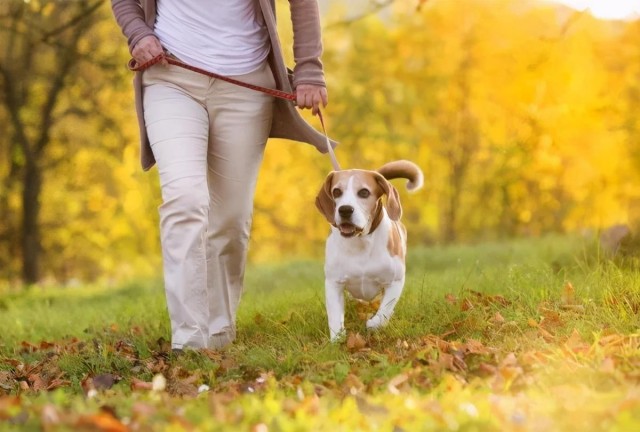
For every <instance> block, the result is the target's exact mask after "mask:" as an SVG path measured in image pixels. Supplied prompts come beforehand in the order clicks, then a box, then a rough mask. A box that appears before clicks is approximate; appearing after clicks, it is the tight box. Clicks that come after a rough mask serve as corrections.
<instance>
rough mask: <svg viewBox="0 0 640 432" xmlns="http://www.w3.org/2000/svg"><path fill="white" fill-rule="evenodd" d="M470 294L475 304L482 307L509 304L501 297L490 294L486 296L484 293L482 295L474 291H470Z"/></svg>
mask: <svg viewBox="0 0 640 432" xmlns="http://www.w3.org/2000/svg"><path fill="white" fill-rule="evenodd" d="M470 293H471V295H473V297H474V298H475V300H476V303H478V304H481V305H484V306H488V305H499V306H508V305H510V304H511V302H510V301H509V300H507V299H506V298H504V297H503V296H501V295H490V294H486V293H483V292H480V291H474V290H471V291H470Z"/></svg>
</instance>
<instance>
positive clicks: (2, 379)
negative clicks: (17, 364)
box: [0, 371, 15, 395]
mask: <svg viewBox="0 0 640 432" xmlns="http://www.w3.org/2000/svg"><path fill="white" fill-rule="evenodd" d="M14 385H15V380H14V379H13V374H12V373H11V372H9V371H0V395H2V392H3V390H6V391H11V390H13V387H14Z"/></svg>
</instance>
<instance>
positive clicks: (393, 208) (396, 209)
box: [376, 173, 402, 221]
mask: <svg viewBox="0 0 640 432" xmlns="http://www.w3.org/2000/svg"><path fill="white" fill-rule="evenodd" d="M376 174H377V173H376ZM376 181H377V182H378V185H380V187H381V188H382V190H383V191H384V193H385V195H386V196H387V202H386V203H385V205H384V207H385V208H386V209H387V214H388V215H389V218H391V220H394V221H399V220H400V218H401V217H402V206H401V205H400V194H398V189H396V188H395V187H394V186H393V185H392V184H391V183H389V181H388V180H387V179H386V178H384V177H383V176H382V175H380V174H378V175H376Z"/></svg>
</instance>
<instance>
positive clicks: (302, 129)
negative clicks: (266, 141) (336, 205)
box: [111, 0, 336, 171]
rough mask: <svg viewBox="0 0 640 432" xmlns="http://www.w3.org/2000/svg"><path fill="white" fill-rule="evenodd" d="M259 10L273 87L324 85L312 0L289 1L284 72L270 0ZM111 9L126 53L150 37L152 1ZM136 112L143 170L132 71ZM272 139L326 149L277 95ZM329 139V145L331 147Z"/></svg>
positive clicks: (148, 159) (146, 151)
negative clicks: (289, 40) (289, 63)
mask: <svg viewBox="0 0 640 432" xmlns="http://www.w3.org/2000/svg"><path fill="white" fill-rule="evenodd" d="M259 3H260V8H261V10H262V14H263V15H264V19H265V23H266V25H267V29H268V31H269V38H270V41H271V54H270V55H269V64H270V66H271V70H272V71H273V74H274V77H275V81H276V87H277V88H278V89H279V90H282V91H285V92H289V93H291V92H292V91H293V90H292V89H293V88H295V87H296V86H297V85H298V84H315V85H321V86H324V85H325V81H324V73H323V70H322V63H321V61H320V56H321V54H322V42H321V38H320V36H321V35H320V17H319V13H318V4H317V0H289V3H290V7H291V21H292V24H293V36H294V37H293V54H294V60H295V63H296V65H295V68H294V70H293V73H291V71H289V70H288V69H287V68H286V66H285V64H284V58H283V56H282V47H281V46H280V40H279V38H278V34H277V29H276V17H275V3H274V0H259ZM111 7H112V9H113V14H114V15H115V18H116V21H117V22H118V25H119V26H120V28H121V29H122V32H123V33H124V35H125V36H126V37H127V41H128V44H129V51H131V50H132V49H133V47H134V46H135V45H136V44H137V43H138V41H140V39H142V38H143V37H145V36H149V35H153V28H154V25H155V20H156V0H111ZM133 87H134V90H135V101H136V111H137V114H138V123H139V126H140V141H141V153H140V159H141V162H142V168H143V169H144V170H145V171H146V170H148V169H150V168H151V167H152V166H153V165H154V164H155V159H154V157H153V153H152V151H151V147H150V145H149V139H148V137H147V131H146V128H145V125H144V115H143V111H142V72H137V73H136V75H135V78H134V80H133ZM269 136H270V137H273V138H287V139H291V140H295V141H301V142H306V143H309V144H311V145H313V146H315V147H316V148H317V149H318V150H319V151H321V152H322V153H325V152H326V151H327V148H326V140H325V138H324V135H322V134H320V133H319V132H318V131H316V130H315V129H314V128H313V127H311V125H309V124H308V123H307V122H306V121H305V120H304V119H303V118H302V117H301V115H300V113H299V112H298V110H297V109H296V107H295V106H294V105H293V104H292V103H291V102H290V101H285V100H282V99H276V101H275V106H274V112H273V122H272V124H271V133H270V135H269ZM335 144H336V143H335V142H333V141H332V145H334V146H335Z"/></svg>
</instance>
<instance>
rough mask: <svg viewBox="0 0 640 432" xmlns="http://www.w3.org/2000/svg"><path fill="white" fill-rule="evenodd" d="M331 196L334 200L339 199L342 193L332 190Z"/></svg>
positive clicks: (338, 190)
mask: <svg viewBox="0 0 640 432" xmlns="http://www.w3.org/2000/svg"><path fill="white" fill-rule="evenodd" d="M332 194H333V197H334V198H340V197H341V196H342V191H341V190H340V189H337V188H336V189H334V190H333V192H332Z"/></svg>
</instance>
